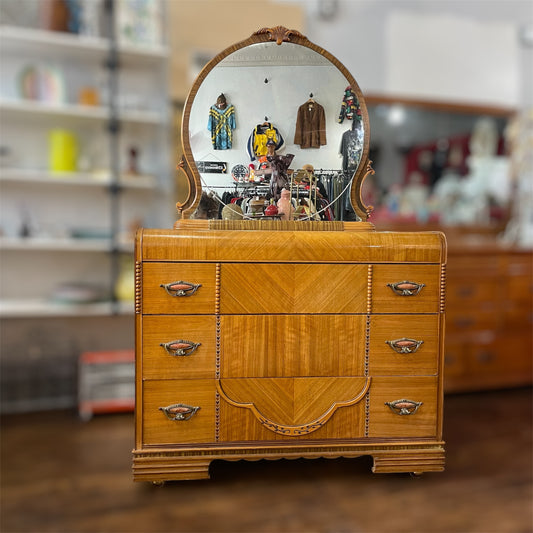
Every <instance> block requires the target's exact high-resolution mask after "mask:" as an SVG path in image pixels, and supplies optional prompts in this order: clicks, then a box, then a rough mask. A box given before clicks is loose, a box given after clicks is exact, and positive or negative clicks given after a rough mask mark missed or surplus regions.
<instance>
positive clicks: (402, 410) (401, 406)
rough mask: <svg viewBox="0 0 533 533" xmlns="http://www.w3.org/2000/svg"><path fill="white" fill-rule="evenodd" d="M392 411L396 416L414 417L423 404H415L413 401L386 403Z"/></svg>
mask: <svg viewBox="0 0 533 533" xmlns="http://www.w3.org/2000/svg"><path fill="white" fill-rule="evenodd" d="M385 405H388V406H389V407H390V409H391V411H392V412H393V413H394V414H396V415H402V416H403V415H412V414H414V413H416V412H417V411H418V408H419V407H420V406H421V405H422V402H415V401H413V400H405V399H403V400H394V401H393V402H385Z"/></svg>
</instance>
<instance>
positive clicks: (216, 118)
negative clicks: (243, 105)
mask: <svg viewBox="0 0 533 533" xmlns="http://www.w3.org/2000/svg"><path fill="white" fill-rule="evenodd" d="M235 127H236V124H235V108H234V107H233V106H232V105H228V106H226V107H225V108H224V109H219V108H218V107H217V106H215V105H213V106H211V108H210V109H209V120H208V122H207V129H208V130H209V131H210V132H211V143H212V144H213V148H214V149H215V150H229V149H230V148H231V145H232V136H233V131H232V130H234V129H235Z"/></svg>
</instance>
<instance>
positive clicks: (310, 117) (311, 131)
mask: <svg viewBox="0 0 533 533" xmlns="http://www.w3.org/2000/svg"><path fill="white" fill-rule="evenodd" d="M294 144H299V145H300V148H320V147H321V146H323V145H325V144H326V114H325V112H324V108H323V107H322V106H321V105H320V104H318V103H317V102H315V101H314V100H308V101H307V102H306V103H305V104H303V105H301V106H300V107H299V108H298V114H297V116H296V131H295V133H294Z"/></svg>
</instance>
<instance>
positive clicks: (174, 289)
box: [159, 281, 202, 296]
mask: <svg viewBox="0 0 533 533" xmlns="http://www.w3.org/2000/svg"><path fill="white" fill-rule="evenodd" d="M159 286H160V287H163V289H165V290H166V291H167V294H169V295H170V296H192V295H193V294H194V293H195V292H196V291H197V290H198V289H199V288H200V287H201V286H202V284H201V283H189V282H188V281H173V282H171V283H161V285H159Z"/></svg>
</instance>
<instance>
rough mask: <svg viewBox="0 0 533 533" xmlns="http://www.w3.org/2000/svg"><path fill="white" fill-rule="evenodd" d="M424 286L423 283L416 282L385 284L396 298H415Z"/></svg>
mask: <svg viewBox="0 0 533 533" xmlns="http://www.w3.org/2000/svg"><path fill="white" fill-rule="evenodd" d="M425 286H426V285H425V283H417V282H416V281H397V282H395V283H387V287H390V288H391V289H392V292H394V294H397V295H398V296H416V295H417V294H418V293H419V292H420V291H421V290H422V289H423V288H424V287H425Z"/></svg>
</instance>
